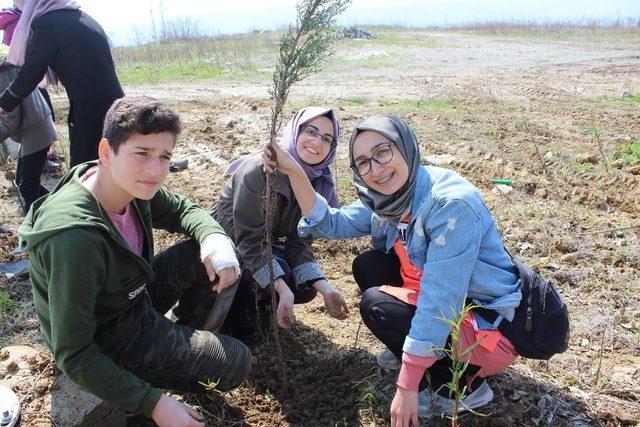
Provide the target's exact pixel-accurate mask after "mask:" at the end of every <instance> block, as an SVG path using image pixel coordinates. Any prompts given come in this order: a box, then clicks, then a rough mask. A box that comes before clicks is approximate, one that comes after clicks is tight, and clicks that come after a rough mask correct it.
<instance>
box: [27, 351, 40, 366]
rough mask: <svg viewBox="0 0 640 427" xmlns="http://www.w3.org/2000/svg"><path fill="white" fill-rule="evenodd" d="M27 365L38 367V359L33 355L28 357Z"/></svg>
mask: <svg viewBox="0 0 640 427" xmlns="http://www.w3.org/2000/svg"><path fill="white" fill-rule="evenodd" d="M27 363H28V364H29V365H30V366H33V365H36V364H37V363H38V358H37V357H36V356H35V355H34V354H32V355H31V356H29V357H27Z"/></svg>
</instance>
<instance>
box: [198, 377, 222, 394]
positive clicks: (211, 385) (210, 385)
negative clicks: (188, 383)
mask: <svg viewBox="0 0 640 427" xmlns="http://www.w3.org/2000/svg"><path fill="white" fill-rule="evenodd" d="M198 384H200V385H201V386H202V387H204V389H205V390H206V391H209V392H211V391H215V390H216V389H217V387H218V384H220V378H218V380H217V381H212V380H211V378H209V379H207V382H206V383H205V382H202V381H198Z"/></svg>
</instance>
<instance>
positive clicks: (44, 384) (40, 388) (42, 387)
mask: <svg viewBox="0 0 640 427" xmlns="http://www.w3.org/2000/svg"><path fill="white" fill-rule="evenodd" d="M47 391H49V381H48V380H46V379H44V378H43V379H40V380H38V382H37V383H36V393H38V395H39V396H42V395H43V394H45V393H46V392H47Z"/></svg>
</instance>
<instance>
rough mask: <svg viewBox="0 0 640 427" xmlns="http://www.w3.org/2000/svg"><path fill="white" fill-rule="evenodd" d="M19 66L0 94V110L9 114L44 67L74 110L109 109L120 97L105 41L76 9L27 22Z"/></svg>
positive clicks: (92, 22) (96, 26) (101, 32)
mask: <svg viewBox="0 0 640 427" xmlns="http://www.w3.org/2000/svg"><path fill="white" fill-rule="evenodd" d="M31 30H32V32H31V37H30V38H29V42H28V44H27V50H26V54H25V62H24V65H23V66H22V68H21V69H20V72H19V73H18V76H17V77H16V79H15V80H14V81H13V83H11V85H10V86H9V87H8V88H7V89H6V90H5V91H4V92H3V93H2V95H1V96H0V107H2V108H3V109H4V110H5V111H11V110H13V109H14V108H15V107H16V106H17V105H18V104H19V103H20V101H21V100H22V99H23V98H25V97H27V96H28V95H29V94H30V93H31V92H33V90H34V89H35V88H36V87H37V85H38V83H40V81H41V80H42V78H43V77H44V75H45V72H46V71H47V67H50V68H51V69H52V70H53V71H54V72H55V73H56V75H57V77H58V80H60V83H62V85H63V86H64V87H65V89H66V90H67V96H68V97H69V101H70V102H71V103H72V104H74V107H75V108H78V107H80V108H88V109H92V108H95V106H98V105H104V104H105V103H106V104H107V105H111V103H112V102H113V100H114V99H117V98H120V97H122V96H123V95H124V93H123V91H122V87H121V86H120V82H119V81H118V77H117V76H116V71H115V67H114V64H113V58H112V56H111V49H110V47H109V41H108V39H107V35H106V34H105V32H104V30H103V29H102V27H101V26H100V24H98V23H97V22H96V21H95V20H94V19H93V18H91V17H90V16H89V15H87V14H86V13H84V12H82V11H81V10H77V9H61V10H55V11H53V12H48V13H45V14H44V15H42V16H39V17H38V18H36V19H34V21H33V23H32V24H31Z"/></svg>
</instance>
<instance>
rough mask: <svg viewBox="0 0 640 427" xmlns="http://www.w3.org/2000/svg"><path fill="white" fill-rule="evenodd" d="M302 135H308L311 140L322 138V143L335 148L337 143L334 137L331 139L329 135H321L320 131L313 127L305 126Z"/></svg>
mask: <svg viewBox="0 0 640 427" xmlns="http://www.w3.org/2000/svg"><path fill="white" fill-rule="evenodd" d="M302 133H305V134H307V135H308V136H310V137H311V138H320V141H322V142H324V143H325V144H327V145H329V146H330V147H333V145H334V144H335V143H336V141H335V140H334V139H333V137H331V136H329V135H321V134H320V132H319V131H318V129H317V128H315V127H313V126H305V127H303V128H302Z"/></svg>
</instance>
